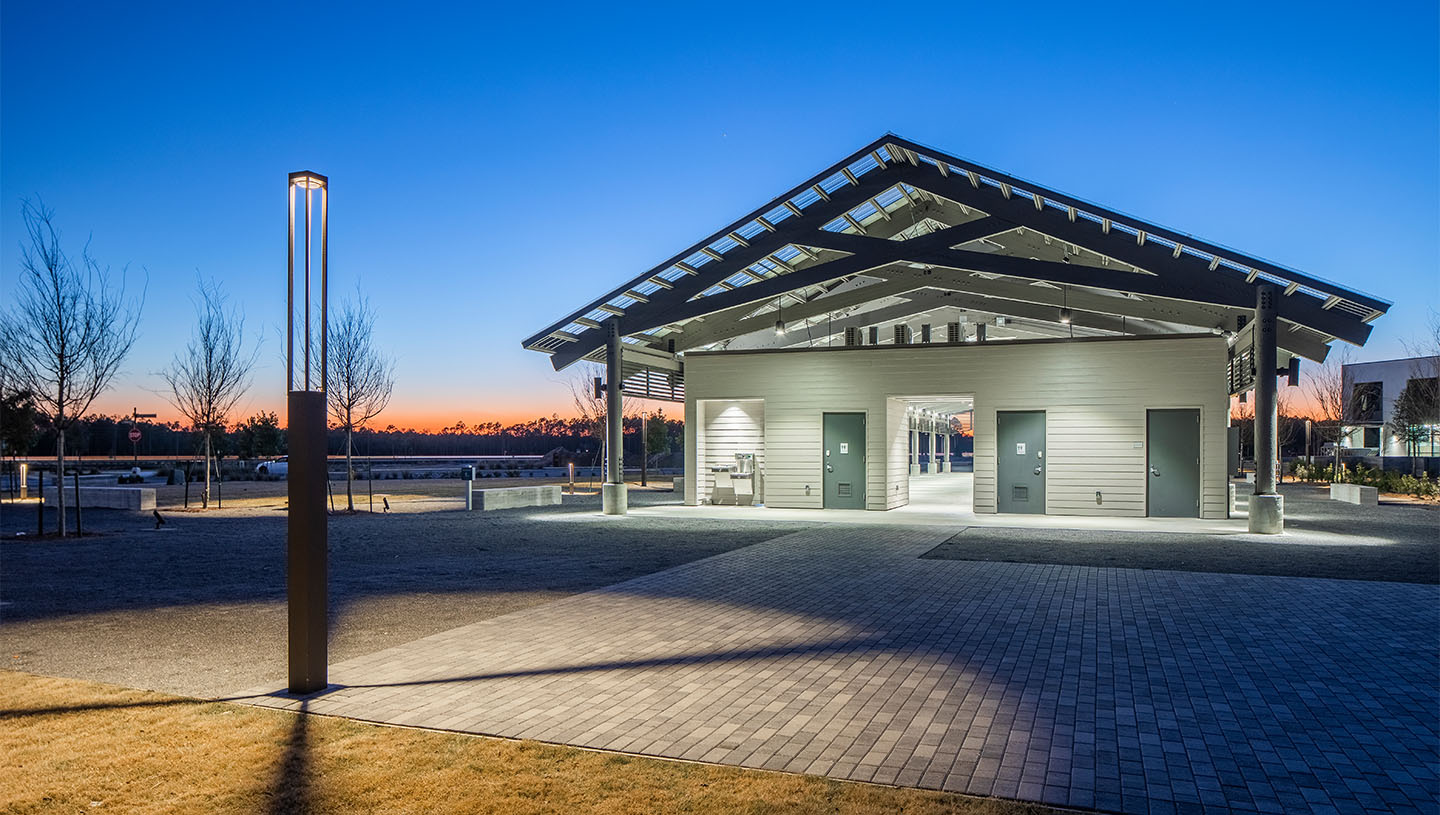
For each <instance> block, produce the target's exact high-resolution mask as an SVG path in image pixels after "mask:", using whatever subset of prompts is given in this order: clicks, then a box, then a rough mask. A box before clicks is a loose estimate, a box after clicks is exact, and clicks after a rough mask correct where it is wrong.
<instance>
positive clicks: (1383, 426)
mask: <svg viewBox="0 0 1440 815" xmlns="http://www.w3.org/2000/svg"><path fill="white" fill-rule="evenodd" d="M1437 377H1440V356H1432V357H1411V358H1409V359H1389V360H1383V361H1380V362H1357V363H1352V364H1349V365H1345V366H1342V368H1341V382H1342V383H1343V388H1344V390H1343V392H1342V393H1343V399H1344V411H1343V415H1344V417H1345V423H1344V424H1343V425H1342V427H1341V436H1340V446H1341V449H1342V451H1343V453H1344V454H1345V455H1347V456H1374V457H1382V458H1383V457H1391V456H1396V457H1412V456H1436V455H1440V403H1437V400H1440V379H1437ZM1407 388H1408V389H1409V393H1408V394H1407V393H1406V389H1407ZM1402 399H1403V400H1404V401H1403V402H1402ZM1397 405H1401V411H1400V412H1407V411H1408V412H1407V415H1405V416H1397ZM1417 407H1418V408H1419V410H1416V408H1417Z"/></svg>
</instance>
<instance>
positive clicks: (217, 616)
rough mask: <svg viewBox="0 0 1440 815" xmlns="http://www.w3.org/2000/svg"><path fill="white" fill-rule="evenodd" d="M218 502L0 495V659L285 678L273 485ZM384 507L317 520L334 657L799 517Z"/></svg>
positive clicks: (91, 675)
mask: <svg viewBox="0 0 1440 815" xmlns="http://www.w3.org/2000/svg"><path fill="white" fill-rule="evenodd" d="M455 483H456V484H458V482H455ZM266 486H269V485H266ZM428 486H430V487H431V489H430V492H432V493H435V494H444V493H445V492H447V491H448V492H449V493H450V494H451V495H454V494H457V492H458V490H452V489H450V488H449V487H447V486H446V485H441V484H436V485H428ZM237 493H238V491H237ZM236 497H237V498H238V497H239V496H238V494H237V496H236ZM256 497H259V496H256ZM631 500H632V503H635V504H646V503H664V502H674V501H676V496H674V495H673V494H672V493H670V492H668V491H664V492H646V491H640V490H633V491H632V493H631ZM229 504H230V502H228V501H227V506H226V508H225V509H224V510H211V511H209V512H204V513H201V512H195V511H191V512H169V513H166V518H167V521H168V523H167V525H166V528H165V529H163V530H159V531H156V530H154V529H153V526H154V523H153V521H152V520H151V519H150V516H149V515H148V514H140V513H129V512H119V511H108V510H107V511H102V510H87V511H86V514H85V528H86V531H87V537H86V538H84V539H82V540H76V539H73V538H72V539H68V540H64V541H60V540H53V539H51V540H36V539H34V538H33V535H34V530H35V505H34V504H33V503H31V504H28V505H24V504H22V505H18V506H16V505H11V504H7V505H5V506H4V508H3V510H0V536H3V538H0V647H3V652H0V658H3V661H0V664H3V667H6V668H10V669H13V670H20V671H29V672H32V673H38V674H48V675H55V676H70V677H76V678H81V679H93V680H99V681H104V682H111V683H115V684H119V685H125V686H128V687H134V688H146V689H152V690H160V691H167V692H172V693H181V694H187V695H194V696H202V697H220V696H224V695H226V694H228V693H231V692H233V691H236V690H239V689H242V688H246V687H251V686H254V685H258V684H261V683H265V682H276V681H278V682H282V683H283V681H284V676H285V668H284V666H285V650H284V649H285V627H286V623H285V515H284V512H283V501H279V502H276V501H273V500H270V501H255V502H240V501H238V500H237V501H236V502H235V504H236V505H235V506H231V505H229ZM391 505H392V507H394V508H395V510H396V511H394V512H392V513H390V514H388V515H378V514H377V515H369V514H358V515H337V516H332V518H331V520H330V609H331V610H330V613H331V645H330V659H331V661H332V662H334V661H339V660H343V659H348V658H350V657H354V656H359V655H362V654H368V653H373V652H375V651H378V650H381V649H384V648H388V647H390V646H392V645H397V644H400V643H403V642H408V641H410V640H414V639H417V638H420V637H424V636H428V635H430V634H433V633H436V632H439V631H445V630H448V629H451V628H455V627H457V626H461V625H465V624H468V623H471V622H475V621H477V620H481V619H485V618H488V617H495V616H499V615H502V614H507V613H509V612H512V611H516V610H519V609H523V608H528V607H530V606H534V605H538V604H541V603H545V602H548V601H550V600H553V599H556V598H559V597H563V596H566V595H570V594H575V593H578V592H582V591H588V590H590V589H594V588H599V587H602V586H607V585H610V584H612V583H616V582H619V581H622V580H628V579H630V578H632V577H638V576H640V575H644V574H649V573H651V572H656V571H660V570H663V569H667V568H670V567H672V566H676V565H679V564H682V563H687V562H689V561H693V560H697V559H700V558H704V557H708V556H710V555H714V554H719V553H721V552H725V551H729V550H731V549H735V548H738V547H742V546H748V545H750V544H753V543H758V542H761V541H765V540H769V539H771V538H774V537H777V536H779V535H782V534H786V533H789V532H793V531H796V530H798V529H803V528H805V525H803V524H795V523H754V522H750V523H744V524H720V523H716V522H715V521H707V520H695V521H688V520H676V519H657V518H635V517H631V518H605V517H603V516H599V515H598V512H599V497H598V496H594V495H578V496H573V497H572V496H566V498H565V504H564V505H563V506H561V507H546V508H531V509H520V510H508V511H504V512H493V513H478V512H476V513H466V512H464V511H456V510H458V509H459V508H460V507H462V506H463V501H462V500H460V499H455V498H436V497H426V496H425V495H412V496H408V497H406V496H401V497H392V500H391ZM50 518H51V520H50V523H51V525H52V526H53V513H52V514H51V515H50ZM91 532H95V533H98V534H95V535H94V536H93V537H91V536H89V533H91ZM19 533H25V535H26V537H17V534H19Z"/></svg>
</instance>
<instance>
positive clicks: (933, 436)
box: [930, 422, 940, 475]
mask: <svg viewBox="0 0 1440 815" xmlns="http://www.w3.org/2000/svg"><path fill="white" fill-rule="evenodd" d="M930 472H931V474H932V475H933V474H934V473H938V472H940V434H939V433H937V432H935V424H934V423H933V422H932V423H931V424H930Z"/></svg>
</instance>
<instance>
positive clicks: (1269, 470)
mask: <svg viewBox="0 0 1440 815" xmlns="http://www.w3.org/2000/svg"><path fill="white" fill-rule="evenodd" d="M1277 296H1278V294H1277V292H1276V289H1275V286H1273V285H1272V284H1269V283H1262V284H1260V285H1259V286H1258V287H1256V291H1255V494H1254V495H1251V496H1250V513H1249V521H1248V525H1249V528H1250V531H1251V532H1255V533H1259V534H1266V535H1277V534H1279V533H1281V532H1284V531H1285V498H1284V496H1282V495H1280V493H1279V491H1278V490H1277V489H1276V483H1275V475H1276V472H1275V471H1276V446H1275V439H1276V427H1277V425H1278V417H1277V416H1276V400H1275V389H1276V385H1275V376H1276V372H1275V355H1276V347H1277V339H1278V338H1277V337H1276V334H1275V331H1276V320H1275V307H1276V305H1277V303H1276V302H1275V299H1276V297H1277Z"/></svg>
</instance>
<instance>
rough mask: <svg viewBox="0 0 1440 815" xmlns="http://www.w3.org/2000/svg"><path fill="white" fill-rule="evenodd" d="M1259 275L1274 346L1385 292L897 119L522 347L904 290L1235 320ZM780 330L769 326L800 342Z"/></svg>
mask: <svg viewBox="0 0 1440 815" xmlns="http://www.w3.org/2000/svg"><path fill="white" fill-rule="evenodd" d="M1260 282H1269V283H1273V284H1275V285H1277V286H1279V287H1280V288H1281V290H1282V291H1283V292H1284V295H1285V296H1284V297H1283V298H1282V303H1281V308H1280V316H1281V318H1282V320H1283V321H1284V323H1285V324H1286V326H1287V328H1288V331H1283V330H1282V332H1281V334H1282V336H1281V340H1280V345H1281V346H1282V348H1287V349H1288V350H1290V351H1291V352H1292V353H1295V354H1298V355H1301V356H1306V357H1309V358H1311V359H1323V358H1324V356H1325V352H1326V351H1327V350H1328V348H1327V344H1328V343H1329V342H1330V341H1332V340H1334V339H1336V338H1339V339H1344V340H1346V341H1349V342H1352V343H1355V344H1362V343H1363V342H1364V341H1365V339H1366V338H1367V337H1368V335H1369V331H1370V327H1369V325H1368V323H1369V322H1370V321H1372V320H1374V319H1375V318H1377V317H1379V316H1380V315H1381V314H1384V313H1385V311H1386V310H1388V308H1389V306H1390V303H1389V302H1387V301H1384V300H1381V299H1378V298H1375V297H1373V296H1370V295H1367V294H1364V293H1361V292H1358V291H1353V290H1350V289H1347V288H1344V287H1342V286H1339V285H1337V284H1335V283H1331V282H1329V281H1326V280H1322V279H1319V278H1316V277H1313V276H1310V275H1307V274H1304V273H1302V272H1299V271H1297V270H1294V269H1290V268H1288V267H1285V266H1281V265H1279V264H1277V263H1274V262H1271V261H1267V260H1264V259H1261V258H1258V257H1254V256H1252V255H1247V254H1244V253H1241V252H1238V251H1236V250H1233V249H1230V248H1227V247H1224V246H1221V245H1219V244H1216V243H1212V242H1209V241H1205V240H1202V239H1199V238H1197V237H1195V236H1193V235H1189V234H1186V233H1182V232H1179V231H1176V230H1172V229H1168V228H1166V227H1163V226H1160V225H1157V224H1154V223H1151V222H1147V221H1142V220H1140V219H1138V218H1134V217H1131V216H1129V215H1126V214H1123V213H1120V212H1117V211H1115V210H1112V209H1108V208H1106V207H1102V206H1099V205H1096V204H1093V203H1090V202H1088V201H1084V200H1082V199H1079V198H1075V197H1073V196H1069V195H1066V194H1065V193H1061V192H1058V191H1056V190H1053V189H1050V188H1047V187H1043V186H1041V185H1038V184H1034V183H1032V182H1029V181H1025V180H1022V179H1019V178H1016V177H1014V176H1011V175H1008V174H1006V173H1002V172H999V171H996V170H993V169H991V168H988V167H984V166H982V165H979V164H975V163H974V162H970V161H966V160H964V159H961V158H958V157H956V156H953V155H950V154H947V153H945V152H942V151H939V150H935V149H932V148H928V147H924V146H921V145H919V144H917V143H915V142H911V141H908V140H906V139H902V138H900V137H898V136H895V135H893V134H887V135H885V136H882V137H881V138H879V139H877V140H876V141H874V142H872V143H870V144H868V145H866V146H864V147H862V148H861V149H860V150H857V151H856V152H854V153H852V154H851V155H849V156H846V157H845V158H844V159H842V160H841V161H839V162H837V163H835V164H833V165H831V166H830V167H828V168H826V169H825V170H824V171H822V172H820V173H819V174H817V175H815V176H814V177H812V178H809V179H807V180H806V181H804V182H802V183H800V184H798V185H796V186H795V187H792V188H791V189H789V190H787V191H786V192H785V193H783V194H782V195H780V196H778V197H776V198H775V199H772V200H771V201H769V202H767V203H766V204H765V205H763V206H761V207H760V208H758V209H756V210H754V211H752V212H750V213H748V214H747V215H745V216H744V217H742V218H740V219H739V220H737V221H735V222H733V223H731V224H728V225H726V226H725V227H723V228H721V229H720V230H717V231H716V232H715V233H713V234H711V235H709V236H707V237H706V238H704V239H703V240H701V241H700V242H699V243H697V244H695V245H694V246H691V247H689V248H687V249H686V250H684V251H682V252H680V253H677V254H675V255H673V256H672V257H670V258H667V259H666V260H665V261H663V262H662V263H660V264H657V265H656V266H654V267H652V268H650V269H648V270H646V271H645V272H643V273H642V274H640V275H638V276H636V277H635V278H633V279H631V280H629V281H627V282H625V283H624V284H622V285H620V286H618V287H616V288H615V289H613V290H611V291H610V292H608V293H607V294H605V295H602V296H601V297H599V298H597V299H596V300H594V301H592V302H590V303H589V304H587V305H586V306H584V307H582V308H581V309H578V310H576V311H575V312H572V313H571V314H569V315H568V316H566V317H564V318H562V319H561V320H559V321H557V322H555V323H552V324H551V325H550V326H548V327H546V328H545V329H543V330H542V331H540V332H539V333H537V334H535V335H533V336H531V337H530V338H528V339H526V340H525V342H524V346H525V347H526V348H528V349H531V350H536V351H541V352H544V353H548V354H551V355H552V361H553V363H554V365H555V367H556V368H557V369H559V368H563V367H565V366H567V365H569V364H571V363H573V362H575V361H577V360H579V359H583V358H587V357H590V358H595V357H596V356H597V354H598V353H603V346H604V336H603V331H601V330H600V329H601V326H602V325H603V324H604V323H605V322H606V321H607V320H612V319H613V320H618V321H619V323H620V326H621V332H622V334H624V335H625V341H626V342H627V343H628V344H629V345H630V346H633V347H637V348H638V347H644V348H646V349H654V350H660V351H663V352H669V351H671V350H676V351H679V350H686V349H689V348H708V347H717V344H724V343H728V342H730V341H733V340H735V339H737V338H740V337H744V336H746V335H755V334H756V332H758V331H763V330H765V329H766V328H769V327H771V326H773V324H774V321H775V319H777V317H778V318H779V319H782V321H783V323H784V324H785V325H786V326H787V327H791V326H793V327H795V328H799V327H807V328H813V327H814V326H816V325H817V324H818V323H820V322H822V321H823V322H824V323H826V324H827V326H826V327H825V328H823V329H815V330H820V331H822V332H823V333H822V335H823V336H826V337H829V336H833V323H834V320H835V318H836V316H837V315H839V316H841V317H842V318H844V319H848V320H849V321H850V324H855V323H857V322H858V323H861V324H863V323H864V322H865V319H866V315H867V314H873V315H874V317H875V318H876V320H879V319H881V314H882V312H883V314H884V319H886V320H895V319H903V317H904V315H905V314H906V309H907V307H908V308H912V311H910V312H909V313H910V314H911V315H924V314H927V313H932V312H935V311H936V310H937V309H949V311H947V312H945V315H946V316H952V317H953V316H955V315H956V314H957V313H958V314H962V315H966V314H968V315H970V316H972V317H973V318H976V319H990V318H993V317H994V316H1000V317H1001V318H1002V319H1001V320H1000V322H1002V323H1005V322H1006V321H1005V320H1004V319H1003V318H1004V317H1005V316H1009V317H1011V318H1012V320H1011V321H1010V322H1009V323H1007V325H1009V326H1011V327H1012V329H1013V330H1015V331H1017V332H1020V333H1021V335H1023V332H1024V331H1025V330H1026V327H1028V329H1029V330H1030V331H1032V332H1034V333H1038V334H1039V335H1041V336H1044V335H1046V334H1045V332H1046V331H1051V332H1052V333H1053V331H1054V330H1055V329H1056V327H1058V326H1059V325H1060V323H1061V321H1060V319H1059V317H1058V313H1059V312H1058V308H1066V309H1067V310H1068V312H1069V313H1070V314H1072V315H1073V319H1072V322H1071V323H1068V324H1066V326H1065V329H1066V330H1067V331H1069V332H1074V331H1075V330H1076V327H1077V326H1078V327H1079V328H1080V330H1081V332H1082V335H1083V333H1084V332H1093V333H1100V334H1104V333H1115V334H1142V333H1167V332H1174V333H1185V332H1193V331H1194V330H1195V328H1196V327H1199V328H1201V329H1209V330H1214V331H1233V330H1235V328H1236V317H1238V316H1240V315H1242V314H1244V313H1247V312H1248V311H1249V310H1250V309H1251V308H1252V307H1253V304H1254V286H1255V285H1257V284H1258V283H1260ZM906 304H910V306H907V305H906ZM1051 309H1053V310H1054V311H1053V312H1051V311H1048V310H1051ZM1051 313H1053V314H1054V315H1055V318H1054V319H1050V320H1047V319H1045V315H1046V314H1051ZM1117 318H1118V320H1119V324H1118V325H1116V319H1117ZM962 319H963V317H962ZM972 321H974V320H972ZM1047 323H1048V324H1049V325H1048V327H1047V326H1046V324H1047ZM871 324H874V323H873V322H872V323H871ZM841 330H842V331H843V328H842V329H841ZM787 334H789V335H790V336H789V338H788V339H787V338H786V337H771V338H770V339H768V340H766V342H767V343H768V344H770V345H775V346H785V345H793V344H795V343H796V342H799V341H802V340H799V339H797V335H796V334H794V332H793V331H787ZM807 340H808V341H810V342H814V331H813V330H812V331H810V332H809V336H808V338H807ZM672 344H673V349H672Z"/></svg>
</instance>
